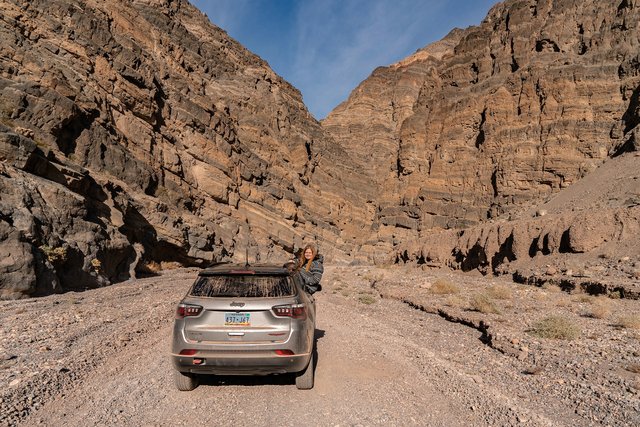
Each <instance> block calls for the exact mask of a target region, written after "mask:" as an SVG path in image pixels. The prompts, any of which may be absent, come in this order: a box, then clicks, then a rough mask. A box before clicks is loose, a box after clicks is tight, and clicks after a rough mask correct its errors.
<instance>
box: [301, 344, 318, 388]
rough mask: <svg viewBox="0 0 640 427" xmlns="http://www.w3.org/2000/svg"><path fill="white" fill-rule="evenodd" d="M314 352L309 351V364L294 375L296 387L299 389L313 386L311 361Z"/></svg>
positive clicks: (312, 360)
mask: <svg viewBox="0 0 640 427" xmlns="http://www.w3.org/2000/svg"><path fill="white" fill-rule="evenodd" d="M314 359H315V357H314V354H313V352H312V353H311V357H310V358H309V364H308V365H307V367H306V368H305V369H304V370H303V371H300V372H298V374H297V375H296V387H298V389H300V390H311V389H312V388H313V377H314V373H313V362H314Z"/></svg>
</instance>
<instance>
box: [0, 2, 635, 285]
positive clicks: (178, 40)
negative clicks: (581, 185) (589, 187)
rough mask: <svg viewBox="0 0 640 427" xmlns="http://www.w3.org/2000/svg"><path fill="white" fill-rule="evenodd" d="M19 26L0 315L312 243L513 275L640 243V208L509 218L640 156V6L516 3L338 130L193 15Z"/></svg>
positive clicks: (390, 78) (340, 255)
mask: <svg viewBox="0 0 640 427" xmlns="http://www.w3.org/2000/svg"><path fill="white" fill-rule="evenodd" d="M0 11H1V12H0V298H20V297H26V296H33V295H44V294H48V293H52V292H63V291H66V290H78V289H84V288H91V287H96V286H103V285H106V284H109V283H113V282H115V281H121V280H126V279H128V278H131V277H132V276H134V275H139V274H144V273H153V272H154V271H155V270H156V269H158V268H162V265H163V263H179V264H181V265H185V266H204V265H208V264H209V263H212V262H216V261H224V260H235V261H244V259H245V256H246V254H248V257H249V260H250V261H277V262H279V261H285V260H286V259H288V257H289V256H290V255H291V254H292V253H293V251H294V249H295V248H296V247H299V246H301V245H302V244H303V243H304V242H305V241H308V240H315V241H316V242H317V243H318V244H319V245H320V249H321V251H322V252H324V253H325V254H326V255H328V260H329V261H332V262H336V261H346V260H355V261H373V262H393V261H398V262H400V261H410V260H414V261H416V262H418V263H427V262H440V263H444V264H447V265H451V266H454V267H458V268H463V269H473V268H477V269H480V270H483V271H487V272H488V271H494V272H498V270H501V271H506V270H509V271H515V270H514V269H515V268H516V267H515V266H516V264H517V261H522V260H523V259H525V258H527V257H529V258H535V256H531V254H532V253H533V254H534V255H536V254H538V253H542V254H545V253H546V252H549V253H555V252H557V253H585V252H594V251H595V250H600V249H601V248H602V247H603V245H605V246H606V244H609V243H610V242H627V243H628V239H627V237H628V234H625V233H627V231H628V230H637V229H638V224H637V222H638V221H637V219H638V213H637V208H636V207H635V206H636V205H634V204H631V205H629V204H618V205H615V206H609V207H607V209H603V210H601V211H600V212H599V214H598V215H599V216H589V215H587V214H581V213H575V212H574V213H568V212H553V213H550V214H549V215H546V216H545V217H542V213H543V211H540V215H539V217H537V218H533V219H531V218H528V219H523V220H522V221H523V222H522V223H517V222H513V223H508V222H506V220H507V219H508V218H510V217H511V218H517V217H518V215H519V214H520V213H521V212H523V211H525V210H526V209H528V208H529V207H530V206H534V205H535V204H536V203H538V202H539V201H540V200H544V199H545V198H548V197H550V196H551V195H553V194H560V193H558V192H559V191H561V190H562V189H565V188H568V187H569V186H570V185H571V184H573V183H576V182H582V181H580V179H581V178H582V177H584V176H589V174H590V173H591V172H592V171H593V170H595V169H596V168H597V167H598V166H599V165H601V164H603V162H605V161H606V163H609V162H611V157H616V156H619V155H620V154H622V153H625V152H627V151H634V150H637V149H638V144H639V143H638V139H637V138H636V132H637V125H638V124H639V123H640V112H639V105H640V101H639V98H640V95H639V93H640V89H639V85H638V83H639V81H640V71H639V70H640V56H639V55H640V54H638V52H639V49H638V45H639V43H640V42H639V41H638V40H639V39H638V25H639V22H640V5H638V4H637V2H636V1H635V0H620V1H616V2H596V1H595V0H589V1H577V0H554V1H551V0H539V1H535V0H508V1H505V2H503V3H500V4H498V5H496V6H495V7H494V8H493V9H492V10H491V11H490V12H489V14H488V16H487V17H486V19H485V20H484V21H483V22H482V23H481V24H480V25H479V26H477V27H472V28H468V29H466V30H454V31H452V32H451V33H450V34H449V35H448V36H447V37H445V38H444V39H443V40H441V41H439V42H437V43H434V44H432V45H429V46H427V47H425V48H424V49H421V50H420V51H418V52H416V54H414V55H412V56H411V57H409V58H406V59H405V60H403V61H401V62H399V63H397V64H394V65H392V66H389V67H381V68H378V69H377V70H375V71H374V72H373V74H372V75H371V77H370V78H369V79H367V80H366V81H364V82H363V83H362V84H361V85H360V86H359V87H358V88H357V89H356V90H355V91H354V92H353V93H352V94H351V96H350V98H349V100H348V101H346V102H345V103H344V104H342V105H340V106H338V107H337V108H336V110H334V111H333V112H332V113H331V114H330V115H329V117H328V118H327V119H326V120H325V121H323V123H322V124H320V123H318V122H317V121H316V120H314V119H313V117H311V116H310V114H309V113H308V112H307V110H306V109H305V107H304V104H303V102H302V97H301V95H300V93H299V92H298V91H297V90H296V89H295V88H293V87H292V86H291V85H289V84H288V83H287V82H285V81H284V80H282V79H281V78H280V77H279V76H277V75H276V74H275V73H274V72H273V71H272V70H271V69H270V68H269V67H268V65H267V64H266V63H265V62H264V61H263V60H261V59H260V58H258V57H257V56H255V55H253V54H251V53H250V52H248V51H247V50H246V49H244V48H243V47H242V46H241V45H239V44H238V43H237V42H235V41H234V40H232V39H231V38H229V37H228V36H227V34H226V33H225V32H224V31H222V30H221V29H219V28H217V27H216V26H214V25H213V24H211V23H210V22H209V21H208V19H207V18H206V16H204V15H202V14H201V13H200V12H199V11H198V10H197V9H195V8H194V7H193V6H191V5H190V4H189V3H188V2H187V1H185V0H135V1H124V0H101V1H98V0H51V1H44V0H34V1H30V2H23V1H18V0H0ZM606 163H605V164H606ZM620 183H621V184H620V185H622V186H631V187H633V186H634V185H635V186H636V187H634V188H637V181H635V180H633V181H625V180H622V181H620ZM628 194H629V195H630V197H635V196H634V195H633V194H635V193H633V192H628ZM580 215H583V216H580ZM487 221H489V223H487ZM498 221H501V222H499V223H498ZM531 221H534V222H531ZM549 221H551V222H553V224H551V223H550V222H549ZM607 221H608V222H607ZM604 223H606V224H609V225H608V226H606V227H602V226H601V225H602V224H604ZM576 224H577V225H576ZM459 228H462V229H465V230H466V231H459V230H456V229H459ZM596 228H597V231H594V230H595V229H596ZM442 229H450V230H445V231H444V232H442V233H437V232H436V231H435V230H442ZM620 230H625V231H624V232H621V231H620ZM536 239H537V240H536ZM534 242H535V243H534ZM627 243H625V244H627ZM633 244H634V243H633V242H632V243H629V245H633ZM545 255H546V254H545ZM638 262H640V260H638ZM507 265H508V266H509V268H506V267H504V266H507ZM501 266H502V267H501ZM503 267H504V268H503ZM512 267H513V268H512ZM518 268H519V267H518ZM632 273H633V274H636V273H637V272H632ZM630 274H631V273H630ZM638 274H640V273H638Z"/></svg>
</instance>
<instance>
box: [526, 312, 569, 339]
mask: <svg viewBox="0 0 640 427" xmlns="http://www.w3.org/2000/svg"><path fill="white" fill-rule="evenodd" d="M528 332H529V333H530V334H531V335H533V336H536V337H538V338H550V339H559V340H574V339H576V338H578V337H579V336H580V333H581V331H580V327H579V326H578V325H576V324H575V323H574V322H572V321H571V320H569V319H568V318H566V317H564V316H548V317H545V318H544V319H542V320H539V321H538V322H536V323H535V324H534V325H533V327H532V328H531V329H529V331H528Z"/></svg>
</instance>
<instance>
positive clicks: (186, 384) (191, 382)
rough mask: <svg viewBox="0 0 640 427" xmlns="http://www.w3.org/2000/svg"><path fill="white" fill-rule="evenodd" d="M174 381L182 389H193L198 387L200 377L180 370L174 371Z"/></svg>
mask: <svg viewBox="0 0 640 427" xmlns="http://www.w3.org/2000/svg"><path fill="white" fill-rule="evenodd" d="M173 382H174V383H175V385H176V388H177V389H178V390H180V391H191V390H193V389H194V388H196V387H198V377H196V376H195V375H194V374H185V373H182V372H180V371H173Z"/></svg>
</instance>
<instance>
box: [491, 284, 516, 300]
mask: <svg viewBox="0 0 640 427" xmlns="http://www.w3.org/2000/svg"><path fill="white" fill-rule="evenodd" d="M487 294H488V295H489V296H490V297H491V298H494V299H512V298H513V291H512V290H511V288H509V287H508V286H506V285H493V286H489V288H487Z"/></svg>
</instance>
